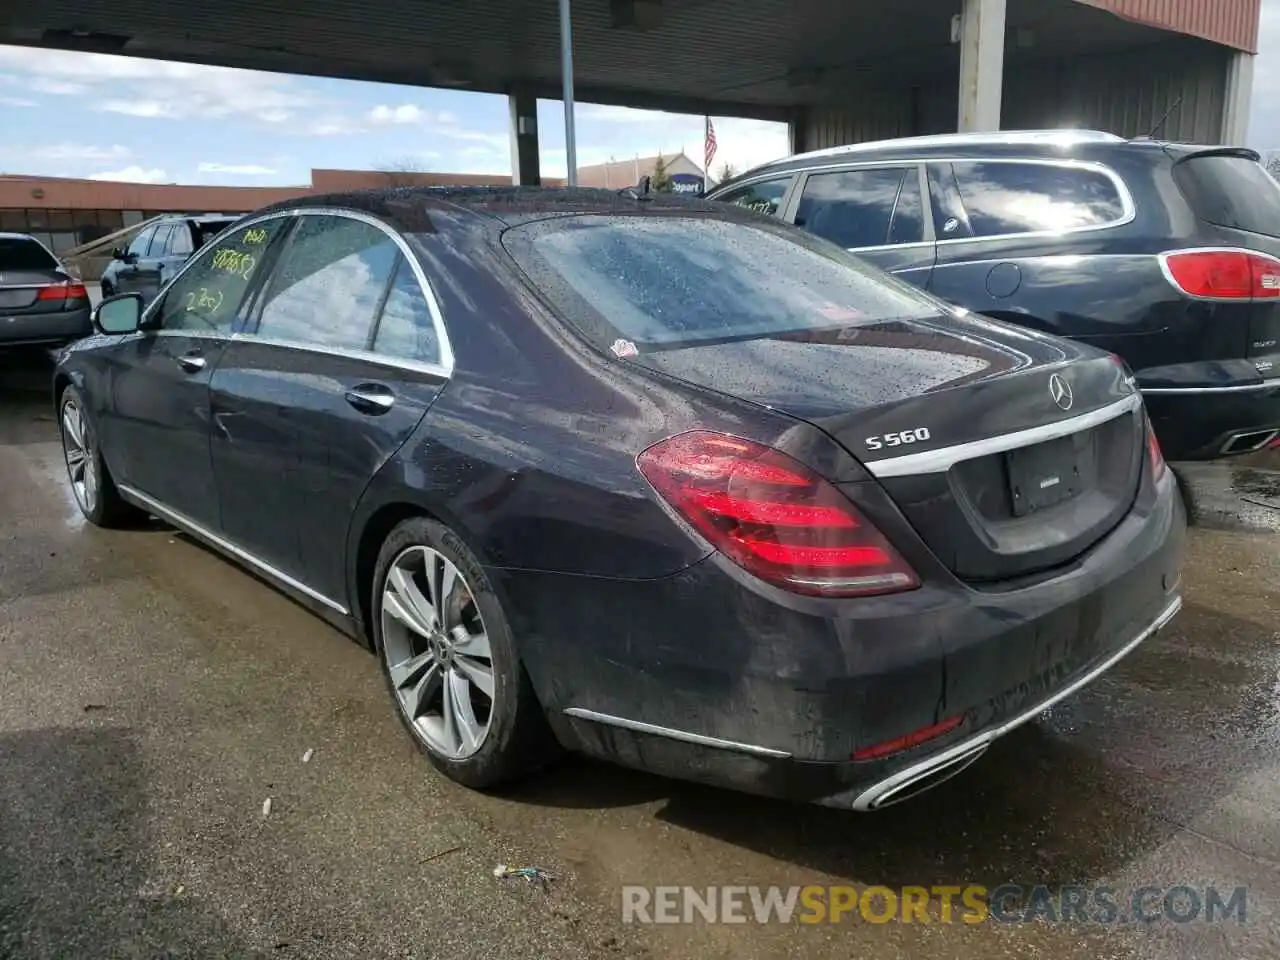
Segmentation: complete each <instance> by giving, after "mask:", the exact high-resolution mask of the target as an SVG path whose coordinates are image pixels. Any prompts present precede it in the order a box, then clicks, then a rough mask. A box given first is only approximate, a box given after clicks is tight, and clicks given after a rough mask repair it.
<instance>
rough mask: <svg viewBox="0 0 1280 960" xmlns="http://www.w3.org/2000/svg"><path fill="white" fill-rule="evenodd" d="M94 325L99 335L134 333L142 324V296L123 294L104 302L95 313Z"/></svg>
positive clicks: (95, 309)
mask: <svg viewBox="0 0 1280 960" xmlns="http://www.w3.org/2000/svg"><path fill="white" fill-rule="evenodd" d="M92 316H93V325H94V327H95V328H96V329H97V330H98V332H99V333H106V334H112V335H117V336H118V335H120V334H125V333H133V332H135V331H136V330H137V329H138V324H139V323H141V322H142V294H140V293H121V294H118V295H117V296H114V297H108V298H107V299H106V300H103V301H102V302H101V303H100V304H98V306H97V307H95V308H94V311H93V315H92Z"/></svg>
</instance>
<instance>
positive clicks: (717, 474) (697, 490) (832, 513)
mask: <svg viewBox="0 0 1280 960" xmlns="http://www.w3.org/2000/svg"><path fill="white" fill-rule="evenodd" d="M636 465H637V466H638V467H639V468H640V472H641V473H642V474H643V475H644V477H645V479H646V480H648V481H649V483H650V484H652V485H653V488H654V489H655V490H656V491H657V492H658V494H659V495H660V496H661V497H662V499H663V500H665V501H666V502H667V503H668V504H669V505H670V506H671V507H672V508H673V509H674V510H675V512H676V513H677V515H679V516H680V517H681V518H682V519H683V520H684V521H685V522H687V523H688V524H689V525H690V526H691V527H693V528H694V529H695V530H697V531H698V533H700V534H701V535H702V536H704V537H705V538H706V539H707V540H708V541H709V542H710V543H711V545H712V546H713V547H715V548H716V549H717V550H719V551H720V552H721V553H723V554H725V555H726V556H727V557H728V558H729V559H731V560H732V561H733V562H734V563H736V564H738V565H739V566H741V567H743V568H744V569H746V570H748V571H749V572H750V573H752V574H754V575H755V576H757V577H759V578H760V579H762V580H765V581H767V582H769V583H772V584H775V585H776V586H780V587H784V588H785V589H788V590H791V591H794V592H796V593H804V594H809V595H812V596H825V597H852V596H869V595H872V594H881V593H896V592H898V591H900V590H913V589H915V588H916V587H918V586H920V580H919V578H918V577H917V576H916V574H915V571H914V570H912V569H911V567H910V566H909V565H908V564H907V563H906V561H904V560H903V559H902V558H901V557H900V556H899V555H898V552H897V551H896V550H894V548H893V547H892V546H891V545H890V544H889V542H888V541H887V540H886V539H885V538H884V535H883V534H881V533H880V531H879V530H877V529H876V528H875V527H874V526H873V525H872V524H871V523H870V522H869V521H868V520H867V519H866V518H865V517H864V516H863V515H862V514H861V513H860V512H859V511H858V509H857V508H856V507H855V506H854V505H853V504H852V503H851V502H850V501H849V499H848V498H847V497H845V496H844V495H843V494H842V493H840V491H839V490H837V489H836V488H835V487H834V486H832V485H831V484H830V483H828V482H827V481H826V480H824V479H823V478H822V477H819V476H818V475H817V474H816V473H814V472H813V471H812V470H810V469H809V468H808V467H806V466H805V465H804V464H802V463H800V462H799V461H797V460H794V459H792V458H791V457H789V456H787V455H786V454H785V453H782V452H781V451H779V450H775V449H773V448H772V447H767V446H765V445H763V444H760V443H756V442H754V441H752V440H743V439H740V438H738V437H731V436H727V435H725V434H720V433H712V432H710V431H706V430H695V431H692V432H690V433H682V434H679V435H677V436H674V437H670V438H669V439H667V440H663V441H661V442H660V443H656V444H654V445H653V446H652V447H649V448H648V449H647V450H645V451H644V452H643V453H642V454H640V456H639V457H638V458H637V459H636Z"/></svg>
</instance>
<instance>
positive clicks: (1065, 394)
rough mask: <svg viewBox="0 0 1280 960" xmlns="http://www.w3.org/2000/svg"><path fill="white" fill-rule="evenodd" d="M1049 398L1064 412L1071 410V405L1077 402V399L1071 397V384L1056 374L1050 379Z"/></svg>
mask: <svg viewBox="0 0 1280 960" xmlns="http://www.w3.org/2000/svg"><path fill="white" fill-rule="evenodd" d="M1049 396H1050V397H1052V398H1053V402H1054V403H1056V404H1057V405H1058V406H1059V407H1061V408H1062V409H1063V410H1070V409H1071V405H1072V404H1073V403H1075V402H1076V398H1075V397H1073V396H1072V395H1071V384H1069V383H1067V381H1065V380H1063V379H1062V377H1060V376H1058V374H1056V373H1055V374H1054V375H1053V376H1051V377H1050V378H1049Z"/></svg>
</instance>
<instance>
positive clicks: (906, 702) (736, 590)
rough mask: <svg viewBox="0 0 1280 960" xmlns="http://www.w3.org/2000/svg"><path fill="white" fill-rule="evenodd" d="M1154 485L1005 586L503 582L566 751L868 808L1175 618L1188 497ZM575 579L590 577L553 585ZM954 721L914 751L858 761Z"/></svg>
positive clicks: (932, 573) (525, 578)
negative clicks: (794, 590) (798, 593)
mask: <svg viewBox="0 0 1280 960" xmlns="http://www.w3.org/2000/svg"><path fill="white" fill-rule="evenodd" d="M1144 488H1145V492H1144V493H1143V494H1141V495H1140V497H1139V502H1138V503H1137V504H1135V507H1134V509H1133V511H1132V513H1131V514H1130V515H1129V516H1128V517H1127V518H1126V519H1125V520H1124V521H1122V522H1121V524H1120V525H1119V526H1118V527H1117V528H1116V529H1115V530H1114V531H1112V532H1111V533H1110V534H1109V535H1108V536H1107V537H1106V538H1104V540H1103V541H1102V542H1100V543H1099V544H1098V545H1096V546H1095V547H1094V548H1093V549H1092V550H1091V551H1090V552H1089V553H1088V554H1087V555H1085V556H1084V557H1081V558H1078V559H1077V560H1076V561H1075V562H1073V563H1072V564H1070V565H1068V567H1067V568H1065V569H1061V570H1058V571H1055V572H1054V574H1053V576H1052V577H1049V578H1045V579H1041V580H1040V581H1038V582H1035V583H1033V584H1031V585H1025V586H1018V587H1016V588H1013V589H1007V590H1004V591H994V590H975V589H971V588H968V587H965V586H963V585H961V584H959V583H957V582H956V581H955V580H954V578H950V577H949V576H947V575H946V574H945V573H943V572H941V571H940V570H937V569H935V570H927V569H920V572H921V575H922V577H923V578H924V579H925V581H926V583H925V586H924V587H922V588H921V589H919V590H916V591H913V592H911V593H905V594H898V595H894V596H888V597H877V598H865V599H860V600H856V601H823V600H807V599H804V598H797V597H793V596H791V595H785V594H781V593H780V592H776V591H772V590H770V589H769V588H766V587H763V586H762V585H760V584H758V583H753V582H750V581H749V578H746V577H745V575H739V573H738V572H737V570H736V568H731V567H730V566H729V565H727V564H725V563H723V562H721V561H719V559H718V558H715V557H713V558H711V559H709V560H707V561H704V562H702V563H700V564H697V565H695V566H694V567H691V568H690V569H689V570H686V571H684V572H683V573H681V574H678V575H676V576H674V577H669V578H666V579H665V580H661V581H649V582H646V583H637V582H634V581H593V582H592V583H590V584H584V583H582V581H581V578H563V577H558V576H556V575H549V574H537V573H532V572H523V573H516V572H513V571H500V570H495V571H493V576H494V579H495V580H496V581H497V582H498V584H499V587H500V590H501V592H503V593H504V594H505V595H506V597H505V599H506V600H507V602H508V603H509V604H510V609H511V610H512V611H513V613H514V614H515V617H514V619H515V620H516V622H517V634H518V635H520V636H521V637H522V638H523V640H522V643H523V646H522V654H523V655H524V658H525V663H526V666H527V667H528V669H529V673H530V676H531V678H532V679H533V681H534V685H535V688H536V689H537V691H538V694H539V697H540V698H541V700H542V703H543V705H544V707H546V708H547V710H548V713H549V714H550V716H551V720H552V723H553V725H554V726H555V728H556V731H557V733H558V735H559V736H560V738H561V740H562V741H564V742H565V743H566V744H567V745H569V746H571V747H573V748H576V749H579V750H582V751H583V752H586V753H589V754H592V755H595V756H599V757H602V758H605V759H609V760H613V761H616V762H620V763H623V764H626V765H629V766H634V767H639V768H642V769H646V770H649V771H652V772H655V773H660V774H664V775H668V776H674V777H679V778H684V779H693V780H698V781H703V782H710V783H715V784H718V785H722V786H728V787H731V788H735V789H740V790H746V791H749V792H753V793H762V794H768V795H773V796H782V797H787V798H791V799H799V800H806V801H813V802H818V803H823V804H826V805H834V806H841V807H844V808H846V809H849V808H853V809H873V808H875V807H877V806H880V805H883V804H885V803H887V802H890V801H892V800H896V799H902V798H905V796H906V795H908V794H909V793H911V792H914V791H915V789H916V788H917V787H918V786H920V785H921V784H920V778H921V777H924V778H925V779H932V778H933V775H934V774H935V773H938V774H944V773H950V772H956V771H958V770H959V769H962V768H963V766H965V765H967V763H968V762H970V761H971V760H973V759H975V758H976V757H977V756H978V755H979V754H980V753H982V752H983V751H984V750H985V748H986V746H987V745H988V744H989V743H990V742H991V741H992V740H994V739H995V738H996V737H999V736H1001V735H1003V734H1004V733H1006V732H1008V731H1009V730H1012V729H1014V728H1015V727H1017V726H1019V725H1020V724H1022V723H1025V722H1026V721H1027V720H1030V719H1032V718H1034V717H1035V715H1036V714H1038V713H1039V712H1040V711H1041V710H1042V709H1044V708H1045V707H1046V706H1048V705H1051V704H1053V703H1055V702H1057V700H1059V699H1061V698H1062V697H1065V696H1068V695H1069V694H1071V693H1073V692H1074V691H1075V690H1077V689H1079V688H1080V687H1082V686H1083V685H1085V684H1087V683H1089V682H1090V681H1092V680H1093V679H1095V678H1096V677H1097V676H1099V675H1100V674H1101V673H1103V672H1105V671H1106V670H1107V669H1108V668H1109V667H1110V666H1111V665H1112V664H1114V663H1115V662H1116V661H1118V660H1119V659H1120V658H1121V657H1123V656H1124V655H1125V654H1127V653H1128V652H1130V651H1131V650H1132V649H1133V648H1135V647H1136V646H1137V645H1138V644H1140V643H1141V642H1142V641H1143V640H1145V639H1146V638H1147V637H1148V636H1150V635H1151V634H1152V633H1154V632H1155V630H1157V629H1159V627H1161V626H1163V625H1164V623H1166V622H1168V620H1169V619H1170V618H1171V617H1172V616H1173V615H1174V613H1176V611H1177V608H1178V606H1179V603H1180V601H1179V599H1178V589H1179V570H1180V566H1181V558H1182V548H1183V539H1184V530H1185V518H1184V515H1183V510H1182V504H1181V499H1180V498H1179V496H1178V494H1177V491H1176V487H1175V483H1174V479H1173V477H1172V475H1171V474H1167V475H1166V477H1165V478H1164V479H1163V480H1162V482H1161V483H1160V484H1159V485H1158V487H1154V488H1153V487H1151V486H1150V484H1145V483H1144ZM918 569H919V566H918ZM566 579H568V580H577V581H578V582H577V583H575V584H573V585H572V587H571V588H570V585H569V584H566V583H564V582H557V581H564V580H566ZM570 589H572V597H571V596H570V594H569V592H568V591H569V590H570ZM956 717H959V718H961V720H960V722H959V724H958V725H957V726H956V727H955V728H954V729H952V730H951V731H949V732H948V733H946V734H945V735H943V736H940V737H937V738H936V739H933V740H930V741H928V742H927V743H924V744H921V745H920V746H917V747H914V748H911V749H906V750H902V751H900V752H896V753H893V754H891V755H889V756H887V757H884V758H881V759H876V760H869V761H861V762H854V761H853V760H852V759H851V758H852V756H853V754H854V752H855V751H858V750H861V749H863V748H866V747H870V746H873V745H876V744H881V743H885V742H887V741H891V740H895V739H897V738H900V737H903V736H905V735H908V734H911V733H913V732H914V731H918V730H921V729H923V728H926V727H930V726H933V725H935V724H938V723H940V722H941V721H944V720H951V719H953V718H956ZM941 778H942V777H941V775H939V777H938V779H941Z"/></svg>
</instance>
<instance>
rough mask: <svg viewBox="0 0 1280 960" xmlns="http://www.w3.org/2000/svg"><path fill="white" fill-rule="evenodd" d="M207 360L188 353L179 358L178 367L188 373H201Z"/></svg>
mask: <svg viewBox="0 0 1280 960" xmlns="http://www.w3.org/2000/svg"><path fill="white" fill-rule="evenodd" d="M204 365H205V359H204V357H202V356H200V355H199V354H196V353H188V354H185V355H183V356H181V357H179V358H178V366H180V367H181V368H182V369H183V370H185V371H187V373H199V372H200V371H201V370H203V369H204Z"/></svg>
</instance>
